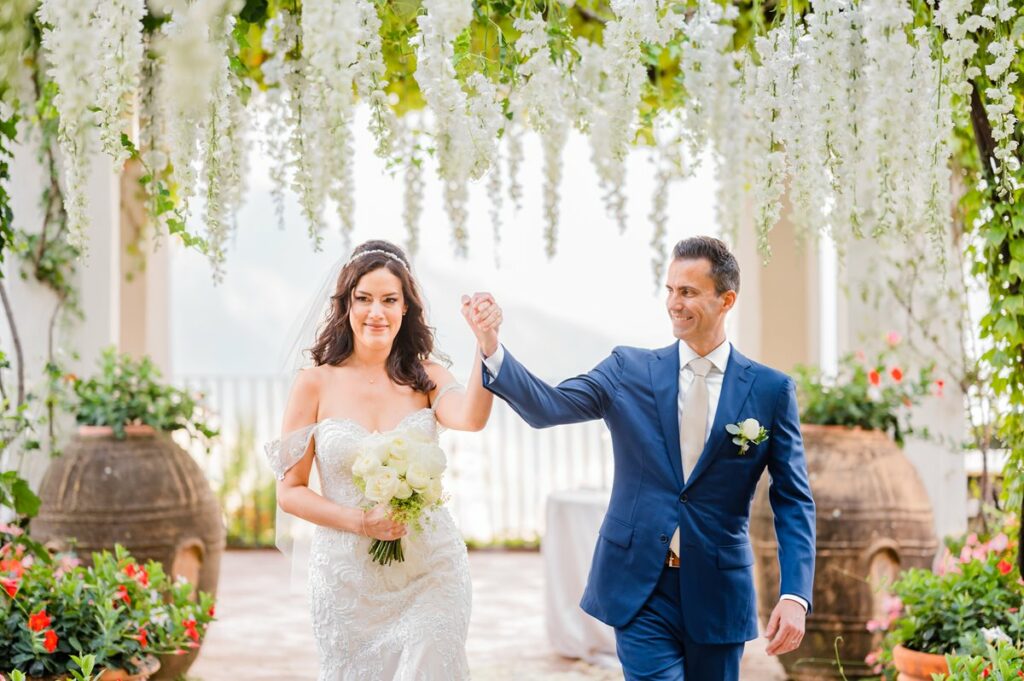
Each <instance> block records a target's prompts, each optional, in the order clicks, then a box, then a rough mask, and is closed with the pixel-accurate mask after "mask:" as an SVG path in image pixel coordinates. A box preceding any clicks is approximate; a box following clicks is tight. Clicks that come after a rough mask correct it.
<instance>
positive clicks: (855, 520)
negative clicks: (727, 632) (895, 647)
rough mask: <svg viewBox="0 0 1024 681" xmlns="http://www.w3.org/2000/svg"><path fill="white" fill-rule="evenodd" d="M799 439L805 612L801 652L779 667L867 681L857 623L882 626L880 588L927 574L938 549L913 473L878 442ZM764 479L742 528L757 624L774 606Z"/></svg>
mask: <svg viewBox="0 0 1024 681" xmlns="http://www.w3.org/2000/svg"><path fill="white" fill-rule="evenodd" d="M801 431H802V433H803V440H804V451H805V452H806V456H807V473H808V477H809V479H810V483H811V493H812V495H813V496H814V503H815V506H816V511H817V517H816V519H815V531H816V534H817V538H816V549H817V558H816V560H815V566H814V593H813V597H814V607H813V609H812V611H811V614H810V615H808V617H807V633H806V635H805V637H804V640H803V643H802V644H801V645H800V647H799V648H797V649H796V650H795V651H793V652H791V653H787V654H786V655H781V656H780V657H779V661H780V662H782V665H783V666H784V667H785V668H786V671H787V673H788V674H789V677H790V678H791V679H793V680H794V681H838V680H839V679H842V678H845V679H848V680H849V681H853V679H866V678H877V676H878V675H877V674H876V673H875V672H874V671H873V670H872V668H871V666H869V665H868V664H866V663H865V661H864V658H865V656H867V654H868V653H870V652H871V651H872V650H874V649H875V648H876V647H877V646H878V635H877V634H872V633H871V632H869V631H868V630H867V623H868V622H869V621H870V620H882V621H884V620H885V619H886V618H887V615H888V613H887V604H888V594H887V593H886V591H885V588H884V587H885V585H886V584H889V583H892V581H893V580H894V579H895V578H896V577H897V576H898V575H899V573H900V572H901V571H902V570H906V569H907V568H912V567H918V568H928V567H930V566H931V563H932V558H933V556H934V555H935V552H936V550H937V549H938V541H937V539H936V537H935V530H934V527H933V519H932V506H931V502H930V500H929V498H928V493H927V491H926V490H925V488H924V485H923V484H922V482H921V479H920V477H919V476H918V475H917V471H916V469H915V468H914V466H913V464H911V463H910V460H909V459H907V457H906V456H905V455H904V454H903V451H902V450H901V449H900V448H899V447H898V446H897V445H896V443H895V442H894V441H893V440H892V438H890V437H889V436H888V435H886V434H885V433H883V432H880V431H876V430H863V429H860V428H847V427H845V426H820V425H807V424H804V425H802V426H801ZM767 478H768V476H767V475H766V476H765V479H763V480H762V481H761V484H760V485H759V487H758V491H757V494H756V496H755V499H754V506H753V512H752V515H751V522H750V536H751V540H752V543H753V545H754V556H755V577H756V580H757V594H758V611H759V613H760V615H761V618H762V621H764V622H767V620H768V616H769V615H770V614H771V611H772V609H773V608H774V607H775V604H776V603H777V602H778V598H779V559H778V543H777V541H776V538H775V522H774V515H773V514H772V509H771V504H770V503H769V498H768V489H769V485H768V482H769V481H768V479H767ZM839 637H842V641H840V642H839V643H838V648H839V650H838V652H839V658H840V660H841V663H842V671H840V666H839V664H838V663H837V660H836V645H837V643H836V642H837V638H839Z"/></svg>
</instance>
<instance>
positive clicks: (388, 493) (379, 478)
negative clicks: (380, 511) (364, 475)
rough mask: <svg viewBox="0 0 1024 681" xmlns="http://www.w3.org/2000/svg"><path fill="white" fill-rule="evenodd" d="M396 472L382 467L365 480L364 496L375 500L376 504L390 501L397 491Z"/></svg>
mask: <svg viewBox="0 0 1024 681" xmlns="http://www.w3.org/2000/svg"><path fill="white" fill-rule="evenodd" d="M398 482H399V480H398V473H395V471H393V470H391V469H390V468H384V467H382V468H381V469H380V470H378V471H377V472H376V473H375V474H374V475H373V476H372V477H370V478H368V479H367V480H366V491H365V492H364V494H366V498H367V499H369V500H370V501H376V502H377V503H378V504H386V503H389V502H390V501H391V499H392V498H394V496H395V492H397V491H398Z"/></svg>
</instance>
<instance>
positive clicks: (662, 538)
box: [658, 534, 668, 544]
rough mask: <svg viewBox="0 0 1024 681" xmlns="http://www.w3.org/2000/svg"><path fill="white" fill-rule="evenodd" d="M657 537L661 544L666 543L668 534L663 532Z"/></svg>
mask: <svg viewBox="0 0 1024 681" xmlns="http://www.w3.org/2000/svg"><path fill="white" fill-rule="evenodd" d="M658 538H659V539H661V543H662V544H667V543H668V535H664V534H663V535H661V536H660V537H658Z"/></svg>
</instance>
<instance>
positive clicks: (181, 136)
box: [157, 0, 237, 214]
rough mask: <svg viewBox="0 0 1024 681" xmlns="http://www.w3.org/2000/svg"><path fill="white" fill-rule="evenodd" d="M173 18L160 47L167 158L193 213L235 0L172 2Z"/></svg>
mask: <svg viewBox="0 0 1024 681" xmlns="http://www.w3.org/2000/svg"><path fill="white" fill-rule="evenodd" d="M167 5H168V7H167V9H169V10H170V11H171V18H170V21H168V22H167V23H165V24H164V25H163V26H162V27H161V39H160V41H159V43H158V45H157V51H158V52H159V54H160V60H161V69H160V82H159V85H158V92H159V95H160V102H161V117H162V118H163V120H164V122H165V126H166V128H165V138H164V140H163V142H164V145H165V147H166V148H167V155H168V160H169V161H170V165H171V167H172V168H173V169H174V184H175V187H176V190H177V196H178V200H179V202H180V205H181V210H182V211H183V212H184V213H186V214H187V213H188V208H189V202H190V200H191V198H192V196H194V195H195V192H196V186H197V182H198V176H197V174H196V166H195V160H196V158H197V157H198V156H199V154H200V140H201V139H202V131H203V128H204V125H205V123H206V117H207V115H208V114H209V111H210V104H211V100H212V97H213V94H214V90H215V87H216V85H215V84H216V82H217V79H218V76H219V72H220V71H221V69H222V66H223V60H224V54H223V42H222V40H221V39H220V36H222V35H224V30H225V29H224V26H225V24H226V21H227V17H228V15H229V14H231V13H233V12H234V11H236V10H237V2H236V1H235V0H197V2H194V3H183V2H180V1H178V2H173V3H167Z"/></svg>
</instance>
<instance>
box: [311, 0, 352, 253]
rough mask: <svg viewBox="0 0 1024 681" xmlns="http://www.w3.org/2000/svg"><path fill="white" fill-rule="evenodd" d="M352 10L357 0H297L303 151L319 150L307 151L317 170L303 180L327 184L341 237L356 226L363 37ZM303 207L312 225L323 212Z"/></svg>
mask: <svg viewBox="0 0 1024 681" xmlns="http://www.w3.org/2000/svg"><path fill="white" fill-rule="evenodd" d="M357 10H358V7H357V2H356V0H342V1H340V2H337V1H335V0H306V2H303V3H302V55H303V59H304V60H305V62H306V83H305V88H306V91H305V93H304V96H303V102H304V106H303V113H304V114H305V113H307V112H308V113H311V114H312V115H311V116H309V117H304V119H303V121H302V124H303V134H304V135H306V142H305V144H304V148H303V153H304V154H307V155H308V154H311V152H312V149H313V147H315V146H318V145H319V146H321V147H322V148H323V152H322V154H321V153H319V152H312V155H314V156H316V157H317V160H318V161H320V162H319V163H316V165H315V166H314V167H315V168H316V169H317V170H316V174H315V175H313V176H312V177H309V178H304V179H305V181H312V182H316V183H319V184H321V185H324V186H325V187H326V194H327V195H328V196H330V198H331V199H332V200H333V201H334V203H335V204H336V205H337V208H338V217H339V218H340V219H341V229H342V233H343V234H344V235H346V238H347V236H348V235H349V234H351V232H352V230H353V229H354V228H355V224H354V216H353V210H354V208H355V204H354V199H355V181H354V179H353V174H352V157H353V153H354V149H353V134H352V119H353V116H354V115H355V105H356V98H355V91H354V85H355V79H356V70H355V63H356V59H357V57H358V45H359V43H360V42H361V41H362V40H363V36H362V24H361V23H360V22H356V21H353V20H352V17H353V16H355V15H356V12H357ZM307 106H308V107H309V109H307V108H306V107H307ZM322 196H323V195H322V194H319V195H318V196H316V198H317V199H318V200H319V199H321V198H322ZM304 208H305V209H306V210H307V217H309V218H310V221H311V224H315V220H314V218H313V215H314V214H315V215H319V214H320V213H321V212H322V210H323V206H322V202H321V203H320V204H318V205H309V206H304Z"/></svg>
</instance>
